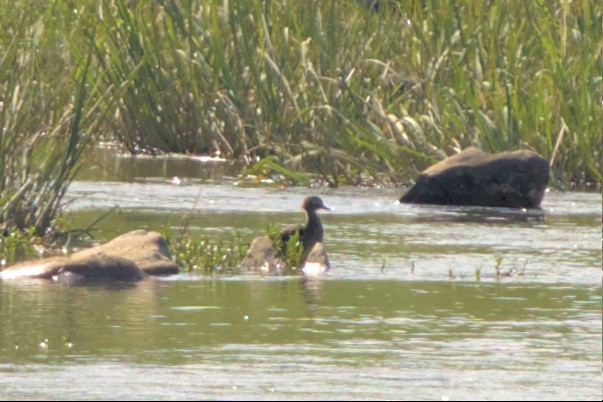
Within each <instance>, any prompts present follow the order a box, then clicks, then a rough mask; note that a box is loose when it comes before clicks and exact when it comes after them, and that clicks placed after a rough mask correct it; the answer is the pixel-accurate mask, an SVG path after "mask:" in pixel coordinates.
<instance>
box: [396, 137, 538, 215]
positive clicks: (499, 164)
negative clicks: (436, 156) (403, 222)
mask: <svg viewBox="0 0 603 402" xmlns="http://www.w3.org/2000/svg"><path fill="white" fill-rule="evenodd" d="M548 180H549V164H548V162H547V161H546V160H545V159H544V158H542V157H541V156H540V155H538V154H536V153H534V152H532V151H527V150H520V151H514V152H502V153H498V154H494V155H490V154H486V153H484V152H482V151H480V150H479V149H477V148H475V147H470V148H467V149H465V150H463V151H462V152H460V153H458V154H456V155H453V156H451V157H449V158H446V159H444V160H443V161H441V162H438V163H436V164H435V165H433V166H431V167H429V168H428V169H426V170H425V171H423V172H422V173H421V174H420V175H419V177H418V178H417V182H416V184H415V185H414V186H413V187H412V188H411V189H410V190H409V191H408V192H407V193H406V194H404V195H403V196H402V198H401V199H400V202H403V203H418V204H442V205H479V206H490V207H508V208H538V207H539V206H540V202H541V201H542V198H543V197H544V192H545V190H546V186H547V184H548Z"/></svg>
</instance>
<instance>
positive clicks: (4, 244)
mask: <svg viewBox="0 0 603 402" xmlns="http://www.w3.org/2000/svg"><path fill="white" fill-rule="evenodd" d="M35 239H36V238H35V236H34V233H33V228H32V229H30V230H28V231H26V232H21V231H14V232H12V233H5V234H2V235H0V270H1V269H2V268H4V267H5V266H10V265H12V264H14V263H15V262H18V261H20V260H24V259H27V258H32V257H34V256H35V255H36V251H35V249H34V246H33V243H34V242H35Z"/></svg>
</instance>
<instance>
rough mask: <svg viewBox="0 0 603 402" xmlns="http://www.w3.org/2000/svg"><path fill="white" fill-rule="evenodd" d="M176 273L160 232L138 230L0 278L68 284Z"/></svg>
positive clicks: (23, 265)
mask: <svg viewBox="0 0 603 402" xmlns="http://www.w3.org/2000/svg"><path fill="white" fill-rule="evenodd" d="M178 271H179V268H178V265H176V263H175V262H173V261H172V259H171V257H170V254H169V251H168V249H167V243H166V241H165V239H163V238H162V237H161V235H159V233H156V232H146V231H145V230H138V231H134V232H129V233H126V234H123V235H121V236H118V237H116V238H115V239H113V240H111V241H110V242H108V243H105V244H101V245H100V246H96V247H92V248H90V249H86V250H82V251H80V252H77V253H75V254H73V255H71V256H70V257H52V258H46V259H42V260H35V261H25V262H22V263H19V264H16V265H13V266H12V267H9V268H7V269H5V270H3V271H0V279H4V280H7V279H19V278H41V279H56V280H62V279H65V278H69V280H67V282H68V283H82V282H85V281H90V280H92V281H96V280H112V281H125V282H136V281H140V280H142V279H145V278H146V277H147V274H149V275H168V274H175V273H177V272H178ZM73 278H77V280H74V279H73Z"/></svg>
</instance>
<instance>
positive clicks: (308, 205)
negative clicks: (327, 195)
mask: <svg viewBox="0 0 603 402" xmlns="http://www.w3.org/2000/svg"><path fill="white" fill-rule="evenodd" d="M301 207H302V209H305V210H306V211H308V212H310V211H312V212H313V211H316V210H317V209H326V210H330V209H331V208H329V207H327V206H326V205H325V204H324V203H323V202H322V200H321V199H320V197H317V196H315V195H313V196H310V197H306V198H305V199H304V202H303V203H302V205H301Z"/></svg>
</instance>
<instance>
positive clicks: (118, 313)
mask: <svg viewBox="0 0 603 402" xmlns="http://www.w3.org/2000/svg"><path fill="white" fill-rule="evenodd" d="M123 163H126V162H123ZM127 163H129V164H131V165H128V169H127V170H124V172H125V171H127V172H129V174H130V177H127V178H126V179H127V180H129V181H118V180H116V179H115V178H114V177H108V176H105V175H96V176H95V177H94V179H92V178H90V177H83V179H85V180H78V181H76V182H75V183H74V184H73V186H72V187H71V188H70V191H69V194H68V198H69V200H70V203H69V211H70V222H71V223H72V225H74V226H75V227H85V226H86V225H88V224H90V223H92V222H94V221H95V220H96V219H97V218H98V217H99V216H101V215H102V214H104V213H106V212H107V211H108V210H110V209H111V208H114V207H116V206H117V207H118V208H117V209H116V210H115V211H114V212H113V213H112V214H110V215H109V216H108V217H107V218H106V219H104V220H103V221H101V222H100V223H99V224H97V225H96V229H98V230H97V231H94V232H93V233H94V234H95V236H97V237H98V238H99V239H101V240H104V239H109V238H111V237H113V236H115V235H117V234H120V233H122V232H125V231H128V230H132V229H140V228H145V229H149V230H158V231H165V230H167V231H170V230H171V231H176V230H177V229H178V228H179V227H180V225H181V223H182V219H183V216H184V215H186V214H190V216H191V220H190V226H189V230H190V231H191V233H193V234H199V235H209V236H211V237H212V238H215V239H227V238H229V237H230V236H231V235H232V233H234V232H236V233H239V235H240V236H241V237H243V238H244V239H249V240H251V239H252V238H253V236H256V235H259V234H262V233H263V232H264V231H265V229H266V226H267V225H268V223H269V222H272V223H278V224H282V225H289V224H295V223H298V222H300V221H301V219H303V217H302V213H301V211H300V209H299V205H300V203H301V200H302V199H303V197H304V196H305V195H307V194H310V193H312V194H318V195H320V196H321V197H323V199H324V200H325V202H326V203H327V204H328V205H330V206H331V207H332V208H333V210H332V211H329V212H326V213H323V214H322V215H321V216H322V219H323V224H324V226H325V236H326V238H325V244H326V247H327V251H328V253H329V258H330V260H331V264H332V266H333V269H332V270H331V271H330V272H328V273H327V274H326V275H324V276H323V277H320V278H313V279H304V278H302V277H260V276H252V275H238V276H226V275H217V276H204V275H200V274H197V273H182V274H179V275H177V276H174V277H171V278H167V279H163V280H153V281H148V282H143V283H140V284H137V285H116V286H102V285H99V286H87V287H61V286H59V285H55V284H52V283H45V282H40V281H28V282H4V283H0V399H5V400H12V399H174V400H176V399H177V400H182V399H228V400H232V399H235V400H236V399H288V400H291V399H338V400H341V399H413V400H414V399H420V400H433V399H440V400H448V399H470V400H475V399H487V400H492V399H497V400H500V399H520V400H535V399H550V400H600V399H601V396H602V386H601V353H602V352H601V342H602V340H601V230H602V229H601V195H600V194H589V193H561V192H555V191H551V192H549V193H547V194H546V196H545V199H544V202H543V205H542V207H543V209H542V210H541V211H514V210H506V209H494V208H459V207H456V208H452V207H434V206H416V205H414V206H412V205H400V204H397V203H396V200H397V199H398V198H399V196H400V195H401V193H402V191H403V190H401V189H355V188H342V189H323V188H314V189H306V188H287V189H278V188H266V187H259V188H258V187H252V188H247V187H243V186H239V185H237V184H236V181H237V179H234V178H232V177H229V176H228V174H229V173H228V171H227V169H225V167H224V166H222V165H219V164H218V165H217V167H216V166H213V167H211V168H208V167H207V166H204V167H203V166H202V167H199V166H198V165H193V166H192V167H191V166H190V163H188V164H187V163H184V162H182V161H178V162H177V164H180V165H181V166H175V165H174V164H171V163H166V162H158V161H155V162H153V161H151V162H149V161H148V160H146V159H145V160H144V162H143V163H136V162H132V161H131V160H129V161H127ZM141 165H144V166H142V167H140V166H141ZM157 165H160V166H157ZM137 166H138V170H137V169H136V168H135V167H137ZM216 169H218V170H219V169H223V170H219V171H218V172H216ZM116 170H119V169H116ZM199 172H202V173H199ZM175 175H178V179H179V180H174V178H173V176H175ZM233 176H234V175H233ZM178 182H179V183H180V184H175V183H178Z"/></svg>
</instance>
